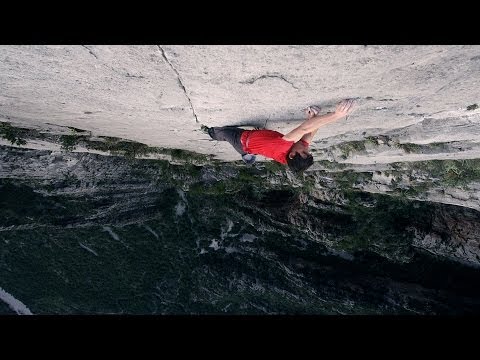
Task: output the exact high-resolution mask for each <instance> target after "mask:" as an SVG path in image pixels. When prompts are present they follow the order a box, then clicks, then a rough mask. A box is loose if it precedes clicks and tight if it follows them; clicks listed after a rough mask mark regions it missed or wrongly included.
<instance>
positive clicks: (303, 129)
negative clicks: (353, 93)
mask: <svg viewBox="0 0 480 360" xmlns="http://www.w3.org/2000/svg"><path fill="white" fill-rule="evenodd" d="M352 106H353V100H352V99H350V100H342V101H340V102H339V103H338V104H337V107H336V109H335V112H333V113H328V114H325V115H320V116H314V117H312V118H310V119H308V120H305V121H304V122H303V123H302V124H301V125H300V126H298V127H297V128H295V129H293V130H292V131H290V132H289V133H288V134H286V135H284V136H283V139H284V140H287V141H294V142H297V141H299V140H300V139H302V140H305V141H307V142H308V143H310V142H311V140H312V139H313V136H314V135H315V133H316V132H317V130H318V128H320V127H322V126H324V125H327V124H330V123H331V122H334V121H337V120H339V119H341V118H343V117H344V116H346V115H348V114H349V113H350V112H351V111H352Z"/></svg>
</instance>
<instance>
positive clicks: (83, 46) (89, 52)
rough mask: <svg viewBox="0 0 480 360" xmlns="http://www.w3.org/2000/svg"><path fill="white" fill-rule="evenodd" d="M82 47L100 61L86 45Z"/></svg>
mask: <svg viewBox="0 0 480 360" xmlns="http://www.w3.org/2000/svg"><path fill="white" fill-rule="evenodd" d="M80 46H81V47H84V48H85V49H87V50H88V52H89V53H90V55H93V56H94V57H95V59H97V60H98V56H97V55H95V53H94V52H93V51H92V50H90V49H89V48H88V47H86V46H85V45H80Z"/></svg>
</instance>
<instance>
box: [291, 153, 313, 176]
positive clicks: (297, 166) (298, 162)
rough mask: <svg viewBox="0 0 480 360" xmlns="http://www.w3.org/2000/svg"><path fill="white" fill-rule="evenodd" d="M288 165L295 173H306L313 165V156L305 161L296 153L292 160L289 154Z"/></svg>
mask: <svg viewBox="0 0 480 360" xmlns="http://www.w3.org/2000/svg"><path fill="white" fill-rule="evenodd" d="M287 165H288V167H289V168H290V170H292V171H294V172H301V171H305V170H306V169H308V168H309V167H310V166H312V165H313V156H312V154H308V156H307V157H306V158H305V159H304V158H303V157H302V156H301V155H300V154H299V153H296V154H295V156H294V157H293V159H290V157H289V154H287Z"/></svg>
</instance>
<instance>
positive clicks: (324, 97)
mask: <svg viewBox="0 0 480 360" xmlns="http://www.w3.org/2000/svg"><path fill="white" fill-rule="evenodd" d="M0 83H1V84H2V89H1V91H0V117H2V118H4V119H9V121H12V123H15V124H23V125H29V126H32V125H38V126H40V127H44V126H45V124H46V123H53V124H56V125H63V126H72V127H76V128H80V129H85V130H89V131H92V132H93V133H94V135H108V136H116V137H121V138H126V139H131V140H135V141H139V142H142V143H146V144H148V145H151V146H165V147H175V148H182V149H186V150H191V151H197V152H201V153H205V154H207V153H210V154H212V153H213V154H217V155H218V157H219V158H221V159H226V160H233V159H238V157H237V154H236V153H235V152H233V151H232V150H231V148H230V147H229V145H228V144H224V143H218V144H217V143H216V142H213V141H209V139H208V137H206V136H205V135H204V134H202V133H201V132H200V131H199V128H200V124H205V125H209V126H220V125H238V124H246V123H252V124H256V125H260V126H263V125H264V124H265V123H266V126H267V128H270V129H275V130H279V131H281V132H286V131H289V130H290V129H292V128H293V127H294V126H296V125H297V124H299V123H300V120H301V119H302V118H303V112H302V109H303V108H305V107H306V106H308V105H311V104H319V105H321V106H322V107H323V108H324V110H331V109H332V108H333V106H334V104H335V103H336V102H337V101H339V100H340V99H342V98H346V97H355V98H358V106H357V110H356V111H355V113H354V114H352V115H351V116H350V117H349V118H348V119H346V120H345V119H344V120H342V121H340V122H338V123H336V124H334V125H329V126H328V127H325V128H323V129H322V131H321V132H320V133H319V134H318V138H317V144H316V145H315V146H314V147H316V146H319V147H320V146H321V144H322V142H321V140H322V139H327V141H328V143H330V144H334V143H339V142H343V141H348V140H359V139H362V138H364V137H365V136H370V135H378V134H390V133H392V134H395V135H398V137H399V140H400V141H401V142H409V143H419V144H428V143H432V142H449V141H460V142H464V143H472V142H473V143H477V142H478V139H479V134H480V125H479V123H480V116H479V112H480V110H479V109H473V110H467V107H468V106H470V105H473V104H476V103H479V102H480V98H479V97H480V93H479V91H478V88H479V86H480V46H370V45H369V46H363V45H361V46H360V45H359V46H162V45H160V46H1V47H0ZM364 133H365V134H364ZM412 156H414V155H412ZM476 156H478V150H477V151H475V152H474V153H471V154H469V155H468V157H469V158H473V157H476ZM437 157H438V158H440V157H441V155H438V156H437ZM408 158H409V156H404V159H405V160H408ZM378 160H379V162H380V161H381V162H389V161H390V157H384V158H382V159H381V160H380V159H378ZM374 161H376V159H375V154H369V157H368V158H365V159H362V160H361V162H362V163H364V162H368V163H373V162H374ZM396 161H398V160H396ZM402 161H403V160H402Z"/></svg>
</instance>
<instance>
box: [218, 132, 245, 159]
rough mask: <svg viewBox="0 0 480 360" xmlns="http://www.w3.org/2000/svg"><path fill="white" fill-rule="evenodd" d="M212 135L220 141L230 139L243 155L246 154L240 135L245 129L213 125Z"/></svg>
mask: <svg viewBox="0 0 480 360" xmlns="http://www.w3.org/2000/svg"><path fill="white" fill-rule="evenodd" d="M210 129H212V131H211V133H210V137H211V138H212V139H214V140H218V141H228V142H229V143H230V144H231V145H232V146H233V148H234V149H235V150H237V152H238V153H240V154H241V155H245V154H246V152H245V151H243V146H242V142H241V141H240V137H241V136H242V133H243V132H244V131H245V130H244V129H240V128H238V127H235V126H222V127H211V128H210Z"/></svg>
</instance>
